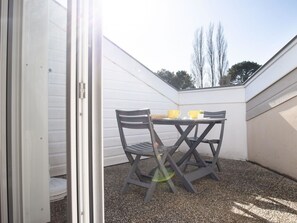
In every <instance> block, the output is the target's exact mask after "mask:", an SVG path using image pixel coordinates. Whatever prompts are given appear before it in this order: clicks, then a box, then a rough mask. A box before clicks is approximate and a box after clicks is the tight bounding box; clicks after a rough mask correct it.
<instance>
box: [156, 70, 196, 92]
mask: <svg viewBox="0 0 297 223" xmlns="http://www.w3.org/2000/svg"><path fill="white" fill-rule="evenodd" d="M157 75H158V76H159V77H160V78H161V79H163V80H164V81H165V82H167V83H168V84H170V85H171V86H173V87H175V88H176V89H177V90H182V89H190V88H195V86H194V81H193V79H192V77H191V76H190V75H189V74H188V73H187V72H186V71H183V70H181V71H177V72H176V74H174V73H173V72H170V71H168V70H165V69H161V70H160V71H158V72H157Z"/></svg>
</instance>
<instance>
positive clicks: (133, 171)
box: [122, 155, 141, 194]
mask: <svg viewBox="0 0 297 223" xmlns="http://www.w3.org/2000/svg"><path fill="white" fill-rule="evenodd" d="M140 157H141V156H140V155H137V156H136V158H135V160H134V161H133V164H132V166H131V168H130V171H129V173H128V176H127V177H126V179H125V181H124V186H123V189H122V194H123V193H125V192H126V191H127V189H128V186H129V180H130V179H132V176H133V174H134V173H135V171H136V169H137V166H138V163H139V161H140Z"/></svg>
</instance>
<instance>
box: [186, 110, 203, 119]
mask: <svg viewBox="0 0 297 223" xmlns="http://www.w3.org/2000/svg"><path fill="white" fill-rule="evenodd" d="M199 115H200V110H191V111H189V112H188V116H189V118H190V119H197V118H198V117H199Z"/></svg>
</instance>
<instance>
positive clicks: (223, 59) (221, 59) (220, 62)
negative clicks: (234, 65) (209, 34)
mask: <svg viewBox="0 0 297 223" xmlns="http://www.w3.org/2000/svg"><path fill="white" fill-rule="evenodd" d="M216 41H217V42H216V43H217V69H218V79H219V80H220V79H221V78H222V77H223V75H225V74H226V71H227V67H228V60H227V42H226V40H225V37H224V29H223V27H222V24H221V23H219V25H218V30H217V36H216Z"/></svg>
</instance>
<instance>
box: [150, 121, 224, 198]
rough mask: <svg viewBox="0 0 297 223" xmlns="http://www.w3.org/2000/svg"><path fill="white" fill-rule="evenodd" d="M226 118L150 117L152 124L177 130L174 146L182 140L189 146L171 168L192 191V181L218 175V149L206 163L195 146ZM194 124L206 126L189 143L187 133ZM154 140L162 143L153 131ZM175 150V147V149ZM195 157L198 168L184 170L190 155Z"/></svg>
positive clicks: (193, 190)
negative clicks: (216, 169)
mask: <svg viewBox="0 0 297 223" xmlns="http://www.w3.org/2000/svg"><path fill="white" fill-rule="evenodd" d="M225 120H226V119H223V118H201V119H169V118H152V122H153V123H154V125H174V126H175V127H176V129H177V130H178V132H179V133H180V137H179V139H178V140H177V141H176V142H175V144H174V145H175V146H177V147H176V148H178V147H179V146H180V145H181V144H182V142H183V141H185V142H186V144H187V145H188V146H189V149H188V150H187V152H186V153H185V154H184V155H183V156H182V157H181V158H180V159H179V160H178V161H177V162H175V161H174V162H172V163H174V165H173V166H172V168H173V169H174V171H175V173H176V174H177V176H178V177H180V179H181V180H182V183H183V184H184V186H185V188H186V189H187V190H188V191H190V192H193V193H196V192H197V191H196V189H195V188H194V187H193V184H192V182H193V181H195V180H197V179H199V178H202V177H204V176H207V175H211V177H212V178H214V179H216V180H218V179H219V178H218V176H217V174H216V172H215V171H214V168H215V166H216V161H217V159H218V155H219V150H217V152H216V154H215V156H214V160H213V162H212V164H211V165H209V164H207V163H206V162H205V161H204V160H203V159H202V158H201V156H200V154H199V153H198V151H197V150H196V148H197V146H198V145H199V144H200V143H201V141H202V140H203V139H204V138H205V137H206V136H207V134H208V133H209V132H210V130H211V129H212V128H213V127H214V126H215V125H216V124H221V123H223V122H224V121H225ZM196 124H199V125H200V124H204V125H206V128H205V129H204V130H203V132H202V133H201V135H200V136H199V139H198V140H197V141H195V142H194V143H191V142H190V141H189V139H188V135H189V134H190V132H191V131H192V129H193V128H194V127H195V126H196ZM182 126H185V129H184V130H183V129H182ZM155 137H156V141H157V142H158V143H160V145H162V144H163V143H162V141H161V139H160V137H159V136H158V134H157V133H156V131H155ZM176 150H177V149H176ZM176 150H174V151H171V152H170V153H171V155H173V154H174V153H175V152H176ZM192 155H193V156H194V158H195V162H196V163H195V165H197V166H198V167H199V168H198V169H196V170H193V171H190V172H185V171H184V170H185V166H186V165H187V163H188V161H189V160H190V158H191V156H192Z"/></svg>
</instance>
